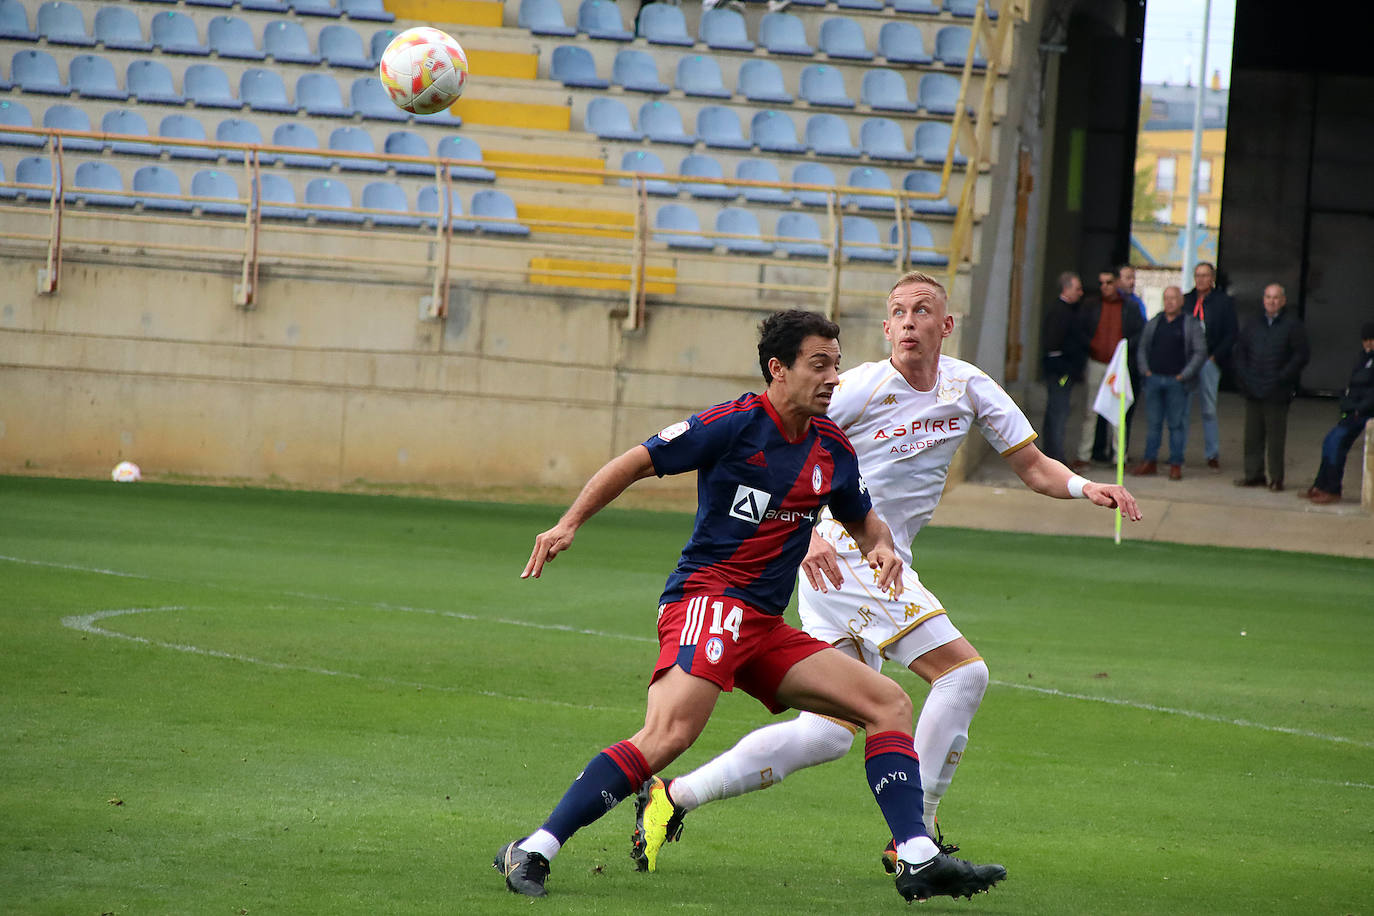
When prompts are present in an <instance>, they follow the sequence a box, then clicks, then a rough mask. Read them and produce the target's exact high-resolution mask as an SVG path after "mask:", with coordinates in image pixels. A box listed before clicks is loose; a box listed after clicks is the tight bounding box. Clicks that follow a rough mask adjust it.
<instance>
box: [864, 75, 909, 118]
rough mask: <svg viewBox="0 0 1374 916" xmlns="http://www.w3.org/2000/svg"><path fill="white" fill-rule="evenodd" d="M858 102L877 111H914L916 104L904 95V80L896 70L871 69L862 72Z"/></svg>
mask: <svg viewBox="0 0 1374 916" xmlns="http://www.w3.org/2000/svg"><path fill="white" fill-rule="evenodd" d="M859 101H861V102H863V103H864V104H865V105H867V106H868V107H870V108H875V109H878V110H879V111H915V110H916V103H915V102H913V101H911V99H910V98H909V97H908V96H907V93H906V80H905V79H903V78H902V75H901V74H900V73H898V72H897V71H896V70H888V69H886V68H884V67H873V68H871V69H869V70H866V71H864V78H863V83H862V85H860V87H859Z"/></svg>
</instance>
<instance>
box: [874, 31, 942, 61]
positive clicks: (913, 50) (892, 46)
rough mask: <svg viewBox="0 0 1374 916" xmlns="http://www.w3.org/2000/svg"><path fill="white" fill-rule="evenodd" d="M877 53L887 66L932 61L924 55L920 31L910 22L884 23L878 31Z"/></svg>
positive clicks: (924, 50)
mask: <svg viewBox="0 0 1374 916" xmlns="http://www.w3.org/2000/svg"><path fill="white" fill-rule="evenodd" d="M878 53H879V54H881V55H882V56H883V59H884V60H886V61H887V62H888V63H889V64H928V63H930V62H931V61H933V60H934V58H932V57H931V56H930V55H929V54H927V53H926V45H925V38H924V37H923V36H922V35H921V30H920V29H919V28H917V27H916V26H914V25H912V24H911V23H910V22H885V23H883V27H882V28H881V29H879V30H878Z"/></svg>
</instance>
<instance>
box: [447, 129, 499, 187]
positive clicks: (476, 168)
mask: <svg viewBox="0 0 1374 916" xmlns="http://www.w3.org/2000/svg"><path fill="white" fill-rule="evenodd" d="M435 155H437V156H438V157H439V158H440V159H453V160H456V161H458V162H462V163H466V164H465V165H451V166H449V168H448V174H449V177H450V178H458V179H462V180H464V181H495V180H496V173H495V172H493V171H492V170H491V169H489V168H487V167H486V166H484V165H481V164H480V163H481V162H482V147H480V146H478V145H477V141H476V140H473V139H472V138H471V137H445V138H444V139H442V140H440V141H439V147H438V149H436V150H435Z"/></svg>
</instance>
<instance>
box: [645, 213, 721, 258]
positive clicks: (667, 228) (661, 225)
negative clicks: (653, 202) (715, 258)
mask: <svg viewBox="0 0 1374 916" xmlns="http://www.w3.org/2000/svg"><path fill="white" fill-rule="evenodd" d="M654 230H655V231H654V241H655V242H666V243H667V245H668V247H669V248H674V249H680V250H686V251H710V250H711V249H712V248H715V247H716V243H715V242H713V241H711V240H710V239H705V238H702V237H701V222H700V220H698V219H697V214H696V211H695V210H693V209H692V208H691V207H686V206H683V205H682V204H664V205H663V206H661V207H659V208H658V212H657V213H655V214H654Z"/></svg>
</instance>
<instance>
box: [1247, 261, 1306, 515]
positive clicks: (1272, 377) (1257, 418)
mask: <svg viewBox="0 0 1374 916" xmlns="http://www.w3.org/2000/svg"><path fill="white" fill-rule="evenodd" d="M1287 302H1288V300H1287V298H1286V297H1285V296H1284V292H1283V287H1282V286H1280V285H1279V284H1277V283H1270V284H1269V285H1268V286H1266V287H1265V288H1264V316H1263V317H1262V318H1259V319H1256V320H1255V321H1252V322H1250V323H1249V324H1247V325H1246V326H1245V328H1244V330H1242V331H1241V332H1240V336H1239V337H1237V338H1236V347H1235V350H1234V351H1233V357H1234V359H1235V366H1236V380H1237V382H1238V383H1239V385H1240V390H1241V393H1242V394H1244V395H1245V476H1244V477H1242V478H1240V479H1239V480H1237V481H1236V486H1238V487H1262V486H1264V483H1265V479H1264V465H1265V458H1266V453H1267V458H1268V463H1269V489H1271V490H1275V491H1277V490H1282V489H1283V447H1284V442H1285V440H1286V439H1287V436H1288V405H1289V404H1290V403H1291V402H1292V400H1293V395H1294V394H1295V393H1296V392H1297V388H1298V376H1299V375H1300V374H1301V373H1302V367H1303V366H1305V365H1307V359H1308V356H1309V355H1310V354H1309V351H1308V347H1307V331H1306V330H1305V329H1304V328H1303V326H1302V322H1300V321H1298V319H1297V318H1296V317H1294V316H1292V315H1289V314H1288V313H1287V312H1285V311H1284V305H1286V304H1287ZM1266 446H1267V447H1266Z"/></svg>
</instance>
